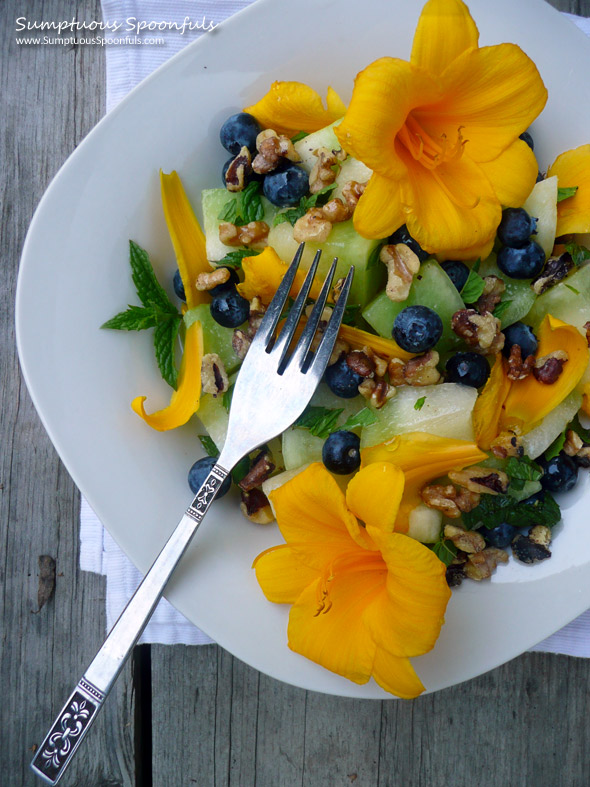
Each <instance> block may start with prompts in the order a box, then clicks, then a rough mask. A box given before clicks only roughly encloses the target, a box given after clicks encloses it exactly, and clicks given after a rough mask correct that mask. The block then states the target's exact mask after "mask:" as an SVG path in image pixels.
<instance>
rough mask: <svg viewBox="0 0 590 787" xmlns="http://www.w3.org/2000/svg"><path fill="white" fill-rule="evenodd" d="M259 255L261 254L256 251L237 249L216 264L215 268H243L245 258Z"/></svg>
mask: <svg viewBox="0 0 590 787" xmlns="http://www.w3.org/2000/svg"><path fill="white" fill-rule="evenodd" d="M259 254H260V252H259V251H254V249H236V250H235V251H230V252H228V254H226V255H225V257H224V258H223V259H222V260H219V262H216V263H215V267H216V268H217V267H227V268H241V267H242V260H243V259H244V258H245V257H257V256H258V255H259Z"/></svg>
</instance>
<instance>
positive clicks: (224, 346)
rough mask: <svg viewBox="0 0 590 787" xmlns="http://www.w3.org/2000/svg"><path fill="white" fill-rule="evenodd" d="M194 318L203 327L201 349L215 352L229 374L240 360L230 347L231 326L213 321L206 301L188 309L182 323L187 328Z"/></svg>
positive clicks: (206, 351)
mask: <svg viewBox="0 0 590 787" xmlns="http://www.w3.org/2000/svg"><path fill="white" fill-rule="evenodd" d="M196 320H200V321H201V325H202V327H203V349H204V352H205V354H206V353H217V355H219V357H220V358H221V361H222V363H223V365H224V367H225V371H226V372H227V373H228V374H231V373H232V372H233V371H235V369H237V367H238V366H239V365H240V363H241V361H240V359H239V358H238V356H237V355H236V354H235V352H234V349H233V347H232V337H233V334H234V332H233V328H224V327H223V325H219V323H217V322H215V320H214V319H213V317H212V316H211V311H210V309H209V304H208V303H201V304H199V305H198V306H194V307H193V308H192V309H189V310H188V311H187V313H186V314H185V315H184V324H185V325H186V327H187V328H189V327H190V326H191V325H192V324H193V323H194V322H196Z"/></svg>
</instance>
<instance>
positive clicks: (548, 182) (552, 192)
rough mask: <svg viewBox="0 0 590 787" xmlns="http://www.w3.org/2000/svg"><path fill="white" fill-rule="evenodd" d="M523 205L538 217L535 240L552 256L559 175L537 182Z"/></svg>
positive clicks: (546, 253) (547, 255)
mask: <svg viewBox="0 0 590 787" xmlns="http://www.w3.org/2000/svg"><path fill="white" fill-rule="evenodd" d="M522 207H523V208H524V209H525V210H526V212H527V213H528V214H529V216H534V217H535V218H536V219H537V234H536V235H533V240H535V241H537V243H538V244H539V246H541V248H542V249H543V251H544V252H545V256H546V257H549V256H551V252H552V251H553V246H554V244H555V231H556V229H557V176H556V175H553V176H552V177H550V178H545V180H540V181H539V182H538V183H535V185H534V186H533V190H532V191H531V193H530V194H529V196H528V197H527V200H526V202H525V203H524V205H523V206H522Z"/></svg>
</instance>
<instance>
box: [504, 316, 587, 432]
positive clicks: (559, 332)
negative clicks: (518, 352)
mask: <svg viewBox="0 0 590 787" xmlns="http://www.w3.org/2000/svg"><path fill="white" fill-rule="evenodd" d="M538 339H539V349H538V350H537V358H541V357H543V356H545V355H549V354H550V353H552V352H555V351H556V350H565V352H566V353H567V355H568V360H567V361H566V362H565V363H564V365H563V371H562V372H561V374H560V375H559V377H558V378H557V380H556V382H554V383H553V384H551V385H547V384H546V383H541V382H539V381H538V380H537V379H536V378H535V377H534V375H532V374H530V375H529V376H528V377H526V378H525V379H524V380H515V381H514V382H513V383H512V385H511V387H510V392H509V394H508V396H507V397H506V401H505V404H504V410H503V414H502V418H501V419H500V425H501V426H502V427H503V428H505V427H511V426H518V427H520V428H521V429H522V430H523V431H524V432H528V431H530V430H531V429H532V428H533V426H534V425H535V424H537V423H538V422H539V421H541V420H542V419H543V418H544V417H545V416H546V415H548V414H549V413H550V412H551V411H552V410H554V409H555V408H556V407H557V405H558V404H560V403H561V402H562V401H563V400H564V399H565V397H566V396H567V395H568V394H570V393H571V392H572V391H573V390H574V388H575V387H576V385H577V384H578V383H579V382H580V379H581V377H582V375H583V374H584V372H585V370H586V367H587V366H588V356H589V351H588V343H587V342H586V339H585V337H583V336H582V335H581V334H580V332H579V331H578V329H577V328H575V327H574V326H573V325H568V324H567V323H565V322H562V321H561V320H558V319H556V318H555V317H553V316H552V315H551V314H548V315H547V316H546V317H545V318H544V319H543V322H542V323H541V325H540V328H539V332H538Z"/></svg>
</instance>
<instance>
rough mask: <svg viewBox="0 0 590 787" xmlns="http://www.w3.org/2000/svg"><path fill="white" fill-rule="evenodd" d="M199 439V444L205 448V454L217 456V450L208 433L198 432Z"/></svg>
mask: <svg viewBox="0 0 590 787" xmlns="http://www.w3.org/2000/svg"><path fill="white" fill-rule="evenodd" d="M199 440H200V441H201V445H202V446H203V448H204V449H205V453H206V454H207V456H213V457H215V458H217V457H218V456H219V450H218V449H217V446H216V445H215V443H214V442H213V440H212V439H211V438H210V437H209V435H208V434H200V435H199Z"/></svg>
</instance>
